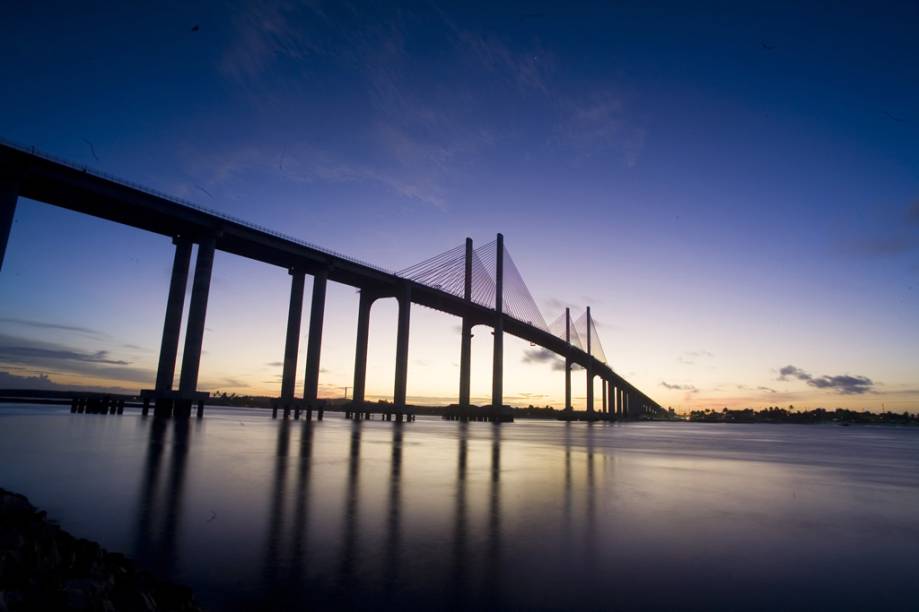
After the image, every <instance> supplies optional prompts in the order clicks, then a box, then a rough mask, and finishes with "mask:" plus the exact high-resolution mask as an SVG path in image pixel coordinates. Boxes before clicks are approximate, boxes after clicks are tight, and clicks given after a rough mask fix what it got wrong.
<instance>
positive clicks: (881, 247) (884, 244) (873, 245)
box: [848, 235, 919, 257]
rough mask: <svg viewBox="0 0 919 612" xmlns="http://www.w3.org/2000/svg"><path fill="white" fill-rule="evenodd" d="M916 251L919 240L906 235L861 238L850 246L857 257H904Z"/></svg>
mask: <svg viewBox="0 0 919 612" xmlns="http://www.w3.org/2000/svg"><path fill="white" fill-rule="evenodd" d="M916 249H919V240H916V239H915V238H913V237H911V236H906V235H894V236H880V237H875V238H860V239H857V240H853V241H851V242H850V243H849V245H848V250H849V251H851V252H853V253H855V254H856V255H869V256H875V257H886V256H892V255H902V254H903V253H909V252H910V251H914V250H916Z"/></svg>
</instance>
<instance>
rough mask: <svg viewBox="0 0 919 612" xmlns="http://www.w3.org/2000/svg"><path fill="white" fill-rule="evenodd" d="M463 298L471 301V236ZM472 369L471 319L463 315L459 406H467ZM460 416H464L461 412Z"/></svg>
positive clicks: (467, 243) (467, 251)
mask: <svg viewBox="0 0 919 612" xmlns="http://www.w3.org/2000/svg"><path fill="white" fill-rule="evenodd" d="M463 299H465V300H466V301H467V302H471V301H472V238H466V266H465V277H464V282H463ZM471 371H472V321H470V320H469V319H468V318H467V317H463V326H462V338H460V388H459V405H460V408H461V409H462V408H468V407H469V388H470V385H471V382H470V377H471ZM460 418H464V417H463V415H462V413H461V415H460Z"/></svg>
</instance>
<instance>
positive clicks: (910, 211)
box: [906, 200, 919, 225]
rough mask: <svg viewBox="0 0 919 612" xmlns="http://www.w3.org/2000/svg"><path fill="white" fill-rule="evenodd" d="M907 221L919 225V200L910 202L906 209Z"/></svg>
mask: <svg viewBox="0 0 919 612" xmlns="http://www.w3.org/2000/svg"><path fill="white" fill-rule="evenodd" d="M906 221H907V222H908V223H911V224H912V225H919V200H916V201H915V202H913V203H912V204H910V206H909V208H907V209H906Z"/></svg>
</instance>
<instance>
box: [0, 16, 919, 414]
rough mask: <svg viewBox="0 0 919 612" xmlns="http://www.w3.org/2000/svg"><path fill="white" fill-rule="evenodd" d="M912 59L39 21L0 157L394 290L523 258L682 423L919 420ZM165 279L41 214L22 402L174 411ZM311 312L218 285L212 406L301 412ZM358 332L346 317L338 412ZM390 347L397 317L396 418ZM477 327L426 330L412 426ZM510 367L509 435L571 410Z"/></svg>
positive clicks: (373, 353) (283, 19)
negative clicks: (106, 395)
mask: <svg viewBox="0 0 919 612" xmlns="http://www.w3.org/2000/svg"><path fill="white" fill-rule="evenodd" d="M804 5H806V6H804ZM917 31H919V5H917V4H916V3H915V2H903V3H894V2H891V3H885V2H870V3H869V2H862V3H846V2H832V3H829V2H827V3H819V2H812V3H798V2H788V3H785V2H763V3H757V2H744V3H734V2H723V3H719V2H716V3H705V2H703V3H692V6H689V5H688V4H687V3H666V2H662V3H653V5H652V4H651V3H645V2H630V1H623V2H605V3H599V2H585V3H579V2H575V3H567V4H564V5H562V4H558V3H551V4H550V3H547V4H544V5H543V4H539V3H533V2H526V3H519V4H514V3H474V2H462V3H444V2H410V3H404V4H399V5H396V4H389V3H367V4H361V3H343V2H328V3H327V2H318V1H313V2H296V1H266V2H249V1H237V2H219V3H216V2H215V3H208V2H181V3H172V2H156V3H152V2H136V3H134V2H131V3H98V4H93V3H60V4H54V3H41V2H34V3H14V4H13V5H11V6H8V7H6V9H5V11H4V19H3V20H2V22H0V79H2V81H3V82H4V84H5V87H4V92H5V93H4V95H3V96H2V97H0V138H3V139H6V140H8V141H12V142H15V143H19V144H21V145H25V146H34V147H36V148H37V149H40V150H42V151H46V152H49V153H51V154H54V155H57V156H60V157H63V158H65V159H68V160H71V161H73V162H75V163H78V164H84V165H86V166H88V167H91V168H95V169H98V170H101V171H104V172H106V173H109V174H111V175H115V176H118V177H122V178H124V179H126V180H129V181H131V182H134V183H139V184H141V185H144V186H147V187H150V188H154V189H157V190H159V191H162V192H165V193H167V194H171V195H173V196H176V197H179V198H183V199H186V200H190V201H193V202H195V203H197V204H199V205H202V206H206V207H208V208H211V209H214V210H217V211H221V212H224V213H228V214H232V215H235V216H237V217H241V218H243V219H245V220H248V221H251V222H254V223H258V224H261V225H264V226H267V227H270V228H273V229H277V230H279V231H283V232H285V233H287V234H292V235H295V236H297V237H299V238H302V239H303V240H307V241H310V242H312V243H315V244H318V245H321V246H323V247H325V248H329V249H333V250H335V251H339V252H343V253H346V254H348V255H350V256H353V257H356V258H358V259H361V260H364V261H369V262H373V263H374V264H375V265H378V266H381V267H383V268H385V269H388V270H394V271H397V270H400V269H403V268H405V267H407V266H409V265H411V264H413V263H416V262H418V261H421V260H423V259H426V258H428V257H430V256H433V255H435V254H437V253H440V252H442V251H445V250H447V249H449V248H452V247H454V246H456V245H459V244H461V243H462V242H463V240H464V239H465V238H466V237H467V236H469V237H471V238H473V240H474V241H475V242H476V244H485V243H487V242H489V241H490V240H492V239H494V236H495V234H496V233H498V232H502V233H503V234H504V236H505V241H506V245H507V248H508V250H509V251H510V253H511V254H512V255H513V258H514V261H515V262H516V264H517V266H518V268H519V269H520V272H521V274H522V275H523V277H524V279H525V280H526V282H527V284H528V286H529V289H530V291H531V293H532V294H533V296H534V297H535V298H536V300H537V303H538V305H539V306H540V308H541V310H542V313H543V315H544V316H545V318H546V320H552V319H555V318H556V317H557V316H558V315H559V314H560V313H561V312H562V311H563V310H564V308H565V307H566V306H567V307H570V308H572V310H573V312H574V313H575V316H579V315H580V313H581V312H583V310H584V308H585V307H586V306H588V305H589V306H591V311H592V313H593V316H594V318H595V320H596V322H597V324H598V329H599V334H600V337H601V340H602V343H603V348H604V351H605V354H606V355H607V357H608V360H609V363H610V364H611V365H612V366H613V368H614V369H615V370H616V371H617V372H618V373H620V374H622V375H623V376H625V377H626V379H627V380H629V381H630V382H632V383H633V384H635V385H636V386H637V387H638V388H640V389H642V390H643V391H644V392H646V393H647V394H648V395H649V396H651V397H652V398H654V399H655V400H656V401H657V402H659V403H660V404H662V405H664V406H671V407H673V408H675V409H677V410H679V411H687V410H690V409H702V408H712V409H721V408H722V407H729V408H745V407H753V408H762V407H765V406H773V405H781V406H787V405H794V406H795V407H798V408H815V407H825V408H830V409H832V408H836V407H843V408H852V409H868V410H894V411H897V412H902V411H904V410H910V411H919V146H917V144H919V69H917V63H916V58H917V57H919V37H917V36H916V32H917ZM172 255H173V246H172V244H171V242H170V240H169V238H168V237H163V236H158V235H152V234H146V233H144V232H142V231H139V230H134V229H131V228H126V227H122V226H118V225H115V224H112V223H108V222H105V221H102V220H99V219H95V218H91V217H86V216H81V215H78V214H76V213H72V212H68V211H64V210H62V209H57V208H55V207H53V206H48V205H46V204H42V203H38V202H33V201H30V200H26V199H22V198H20V200H19V202H18V205H17V209H16V215H15V219H14V224H13V229H12V232H11V235H10V241H9V245H8V248H7V253H6V259H5V261H4V264H3V270H2V272H0V387H30V388H36V387H43V388H73V387H87V388H90V387H91V388H104V389H124V390H128V391H130V392H136V391H137V390H138V389H140V388H148V387H151V386H152V384H153V380H154V377H155V367H156V360H157V355H158V350H159V342H160V336H161V334H162V322H163V314H164V312H165V302H166V292H167V289H168V282H169V272H170V268H171V265H172ZM190 284H191V283H189V285H190ZM310 284H311V281H310V279H309V278H308V279H307V296H309V290H310ZM289 287H290V279H289V276H288V274H287V273H286V271H285V270H283V269H280V268H274V267H271V266H268V265H265V264H259V263H256V262H252V261H247V260H244V259H241V258H239V257H236V256H232V255H229V254H226V253H219V252H218V254H217V256H216V258H215V263H214V272H213V281H212V286H211V295H210V301H209V307H208V315H207V327H206V333H205V337H204V354H203V357H202V362H201V374H200V379H199V380H200V383H199V388H201V389H204V390H210V391H221V392H228V393H240V394H242V393H257V394H263V395H277V394H279V392H280V391H279V389H280V373H281V364H280V362H281V360H282V358H283V350H284V346H283V339H284V331H285V327H286V316H287V307H288V299H289ZM186 307H187V305H186ZM308 311H309V308H308V298H307V304H306V307H305V310H304V322H303V328H302V330H303V338H302V339H301V349H300V362H299V365H298V370H299V372H298V379H297V387H298V392H299V390H300V389H302V384H303V366H304V357H305V347H306V333H307V330H308V319H309V312H308ZM356 319H357V293H356V292H355V289H354V288H351V287H347V286H341V285H336V284H334V283H330V284H329V290H328V299H327V305H326V317H325V323H324V331H323V347H322V359H321V363H322V371H321V375H320V385H321V391H320V394H321V395H323V396H326V397H341V396H342V395H343V394H344V393H346V392H347V389H346V387H350V385H351V384H352V377H353V359H354V344H355V333H356V332H355V325H356ZM395 322H396V306H395V302H394V301H393V300H381V301H379V302H377V303H376V304H375V306H374V308H373V312H372V318H371V336H370V338H371V339H370V354H369V359H368V381H367V394H368V397H369V398H386V397H391V396H392V387H393V376H394V363H393V361H394V354H395V327H396V325H395ZM459 323H460V322H459V320H457V319H455V318H453V317H450V316H447V315H445V314H443V313H438V312H434V311H431V310H427V309H424V308H422V307H415V308H413V310H412V323H411V340H410V362H409V375H408V376H409V379H408V396H409V400H410V401H414V402H418V403H442V404H443V403H450V402H455V401H456V397H457V394H458V385H459V382H458V376H459V374H458V372H459V365H458V362H459ZM488 332H489V330H488V329H486V328H482V327H479V328H476V330H475V334H476V336H475V338H474V340H473V380H472V395H473V401H480V402H482V403H487V401H488V396H489V393H490V388H491V382H490V371H491V335H490V333H488ZM505 344H506V348H505V384H504V388H505V396H506V401H507V402H508V403H511V404H516V405H526V404H531V403H532V404H536V405H546V404H548V405H554V406H560V405H561V403H562V401H563V393H564V383H563V374H562V372H561V371H560V370H559V369H558V362H557V360H555V359H552V358H547V357H546V356H545V355H543V354H542V353H540V352H539V351H538V349H537V348H535V347H531V346H529V345H528V344H527V343H525V342H522V341H520V340H517V339H515V338H512V337H508V338H507V339H506V341H505ZM579 374H580V375H579ZM573 380H574V389H573V395H574V397H575V400H574V401H575V405H576V406H578V405H581V406H583V402H584V399H583V398H584V395H585V384H586V382H585V380H584V376H583V373H575V374H574V375H573Z"/></svg>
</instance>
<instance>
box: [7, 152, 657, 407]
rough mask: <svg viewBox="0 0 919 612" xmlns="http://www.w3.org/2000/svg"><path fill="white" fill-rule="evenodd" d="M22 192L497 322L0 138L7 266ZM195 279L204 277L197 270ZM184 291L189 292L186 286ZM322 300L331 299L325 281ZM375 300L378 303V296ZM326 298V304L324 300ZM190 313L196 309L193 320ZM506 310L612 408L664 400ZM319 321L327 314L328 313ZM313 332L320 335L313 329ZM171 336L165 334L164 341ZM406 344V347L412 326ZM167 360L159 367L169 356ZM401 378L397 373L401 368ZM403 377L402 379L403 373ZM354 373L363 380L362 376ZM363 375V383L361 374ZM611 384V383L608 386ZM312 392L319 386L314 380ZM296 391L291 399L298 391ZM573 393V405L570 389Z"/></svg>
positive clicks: (363, 266) (345, 260)
mask: <svg viewBox="0 0 919 612" xmlns="http://www.w3.org/2000/svg"><path fill="white" fill-rule="evenodd" d="M18 196H22V197H25V198H29V199H31V200H36V201H39V202H44V203H47V204H51V205H54V206H58V207H61V208H65V209H68V210H72V211H75V212H79V213H83V214H87V215H92V216H94V217H98V218H101V219H106V220H109V221H113V222H116V223H120V224H123V225H128V226H131V227H135V228H138V229H142V230H145V231H149V232H154V233H157V234H161V235H164V236H169V237H172V238H173V239H174V241H176V243H177V245H178V244H179V241H180V240H186V241H190V242H197V243H199V244H204V243H206V242H207V241H208V240H209V239H210V240H212V241H213V242H212V244H213V248H215V249H217V250H220V251H224V252H227V253H232V254H234V255H239V256H241V257H246V258H248V259H253V260H256V261H261V262H264V263H267V264H271V265H274V266H278V267H282V268H285V269H287V270H289V271H291V273H292V274H293V273H294V271H300V272H301V273H305V274H311V275H314V276H317V275H322V276H325V277H326V278H327V279H328V280H332V281H335V282H337V283H342V284H345V285H350V286H352V287H356V288H358V289H360V290H361V292H362V294H366V295H367V296H368V297H371V298H372V299H379V298H386V297H395V298H397V299H400V300H401V299H403V298H405V297H406V296H407V297H408V298H409V300H410V302H411V303H414V304H418V305H421V306H426V307H428V308H432V309H434V310H439V311H441V312H445V313H448V314H451V315H454V316H457V317H460V318H462V319H464V320H466V321H467V322H468V323H469V324H471V325H486V326H489V327H492V328H495V327H497V326H498V324H499V322H498V321H497V319H496V316H498V315H497V313H496V312H495V310H493V309H491V308H487V307H485V306H482V305H480V304H476V303H475V302H472V301H471V300H467V299H464V298H463V297H458V296H456V295H453V294H451V293H448V292H446V291H443V290H441V289H438V288H435V287H429V286H427V285H424V284H421V283H418V282H415V281H412V280H410V279H406V278H402V277H400V276H398V275H396V274H394V273H392V272H390V271H387V270H384V269H382V268H380V267H377V266H374V265H372V264H368V263H364V262H360V261H358V260H356V259H353V258H350V257H347V256H345V255H341V254H337V253H334V252H331V251H328V250H324V249H321V248H319V247H316V246H314V245H311V244H309V243H306V242H303V241H300V240H297V239H296V238H293V237H290V236H286V235H283V234H281V233H278V232H274V231H272V230H270V229H267V228H262V227H259V226H256V225H253V224H249V223H246V222H244V221H241V220H239V219H234V218H232V217H229V216H226V215H222V214H220V213H217V212H214V211H209V210H205V209H203V208H199V207H197V206H195V205H193V204H191V203H185V202H180V201H177V200H176V199H173V198H170V197H168V196H166V195H164V194H159V193H156V192H154V191H152V190H150V189H147V188H144V187H141V186H139V185H131V184H129V183H127V182H124V181H121V180H119V179H114V178H112V177H108V176H105V175H103V174H101V173H97V172H94V171H90V170H87V169H85V168H82V167H79V166H74V165H71V164H69V163H67V162H65V161H60V160H55V159H53V158H51V157H49V156H46V155H44V154H36V153H34V152H33V151H29V150H24V149H21V148H19V147H17V146H12V145H8V144H3V143H0V267H2V263H3V255H4V254H5V250H6V243H7V240H8V236H9V232H10V229H11V224H12V216H13V212H14V211H15V205H16V199H17V197H18ZM200 250H201V249H200V248H199V260H198V265H197V266H196V267H201V265H202V263H201V259H200ZM177 253H178V250H177ZM177 261H178V256H177ZM209 265H210V263H209V262H208V263H207V266H209ZM187 268H188V264H187V262H186V264H185V272H186V276H187ZM174 276H175V270H174ZM207 276H208V278H207V279H206V284H207V285H209V276H210V269H209V267H208V270H207ZM195 282H196V283H197V282H198V279H197V278H196V279H195ZM183 289H184V281H183ZM182 293H183V297H184V291H183V292H182ZM204 293H205V295H204V306H203V307H202V308H204V309H206V301H207V296H206V294H207V289H206V288H205V290H204ZM301 294H302V286H301ZM321 299H322V300H324V283H323V295H322V296H321ZM315 300H316V296H315V292H314V304H313V306H314V308H315V307H316V303H315ZM193 301H194V295H193ZM369 303H370V304H372V300H371V301H370V302H369ZM319 306H320V308H321V307H322V304H320V305H319ZM293 308H294V307H293V300H292V313H291V314H293ZM368 308H369V304H368ZM167 310H168V308H167ZM320 314H321V313H320ZM203 315H204V310H202V311H201V321H200V323H201V328H202V333H203ZM193 316H194V315H193V314H192V313H190V319H191V318H193ZM368 316H369V315H368ZM179 317H181V312H179ZM500 317H501V323H503V328H504V331H505V332H507V333H509V334H511V335H513V336H516V337H518V338H520V339H522V340H525V341H527V342H529V343H532V344H534V345H537V346H540V347H543V348H545V349H548V350H550V351H552V352H554V353H556V354H558V355H560V356H562V357H564V358H566V360H567V361H568V362H570V363H573V364H579V365H581V366H582V367H584V368H585V369H586V370H588V371H589V372H591V373H592V375H593V376H598V377H600V378H601V379H602V380H603V381H604V397H603V399H604V401H603V404H604V405H606V404H607V401H606V400H607V398H608V399H609V408H608V412H609V413H610V414H612V415H613V416H621V417H629V416H631V417H637V416H640V415H649V414H651V413H653V412H654V411H656V410H660V409H661V408H660V406H659V405H658V404H657V403H656V402H654V401H653V400H651V399H650V398H649V397H648V396H647V395H645V394H644V393H642V392H641V391H639V390H638V389H637V388H636V387H634V386H633V385H631V384H630V383H629V382H628V381H626V380H625V379H624V378H622V377H621V376H620V375H618V374H617V373H616V372H614V371H613V370H612V369H611V368H610V367H609V366H608V365H607V364H605V363H603V362H602V361H600V360H598V359H596V358H595V357H593V356H592V355H590V354H588V353H587V352H586V351H584V350H582V349H580V348H578V347H577V346H574V345H571V344H569V343H568V342H566V341H565V340H564V339H562V338H559V337H557V336H555V335H554V334H552V333H550V332H548V331H544V330H542V329H540V328H538V327H534V326H533V325H530V324H528V323H526V322H523V321H519V320H517V319H515V318H513V317H511V316H510V315H508V314H507V313H501V314H500ZM319 320H320V322H321V316H320V317H319ZM406 323H407V314H406ZM191 324H192V321H191V320H190V321H189V326H191ZM167 326H168V314H167ZM297 328H299V313H297ZM297 331H299V329H297ZM310 335H311V336H312V335H313V334H312V330H311V334H310ZM319 335H320V336H321V329H320V330H319ZM177 337H178V328H176V339H175V341H176V342H177V341H178V339H177ZM165 343H166V342H165V338H164V346H165ZM185 350H186V353H188V352H189V346H188V344H186V348H185ZM315 350H316V357H315V359H314V361H315V363H314V364H313V366H314V369H315V376H316V377H318V343H317V344H316V349H315ZM404 350H405V351H407V329H406V346H405V348H404ZM294 351H296V349H294ZM397 351H398V349H397ZM198 353H199V354H198V355H197V357H198V358H199V359H200V340H199V347H198ZM365 358H366V355H365ZM172 359H173V366H172V372H168V373H169V374H172V373H174V367H175V366H174V360H175V356H174V355H173V357H172ZM397 359H398V356H397ZM183 361H184V358H183ZM294 361H296V355H294ZM309 362H310V355H309V351H308V355H307V369H308V370H309V369H310V363H309ZM160 365H161V369H162V359H161V364H160ZM397 365H398V364H397ZM194 368H195V372H194V379H195V381H194V382H195V383H196V379H197V363H196V364H194ZM397 369H398V367H397ZM183 374H184V372H183ZM566 375H569V376H570V370H568V371H567V372H566ZM398 377H399V373H398V372H397V378H398ZM402 377H403V378H404V373H403V374H402ZM159 378H160V377H159V376H158V379H159ZM309 379H310V372H309V371H308V372H307V395H310V393H309V391H310V390H309V388H308V387H309ZM313 382H314V386H316V384H315V381H313ZM355 382H358V381H357V380H356V381H355ZM360 382H361V383H363V381H360ZM171 383H172V376H169V385H171ZM607 385H608V387H609V389H608V390H606V388H607ZM195 386H196V385H195V384H192V385H191V388H185V389H182V391H184V392H187V393H186V394H185V395H187V396H188V397H190V398H193V399H196V400H197V399H199V398H200V397H206V394H200V393H198V392H197V391H196V388H195ZM398 386H399V381H398V380H397V382H396V387H397V393H396V396H397V397H396V404H399V403H400V401H399V400H400V399H401V402H402V403H403V404H404V401H405V400H404V388H403V389H402V397H401V398H399V397H398V395H399V393H398V391H399V390H398ZM403 386H404V380H403ZM362 387H363V384H361V385H360V389H361V395H363V393H362ZM157 391H158V392H159V393H158V394H153V395H154V396H157V395H159V396H169V395H170V389H169V388H166V389H164V388H162V386H160V388H158V389H157ZM313 394H315V389H314V390H313ZM173 395H174V393H173ZM176 397H178V396H176ZM289 399H292V396H291V397H290V398H289ZM310 399H316V398H315V397H313V398H310V397H305V400H310ZM360 399H362V398H360ZM566 399H567V402H568V405H569V406H570V397H568V398H566ZM592 409H593V407H592V406H588V411H592Z"/></svg>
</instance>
